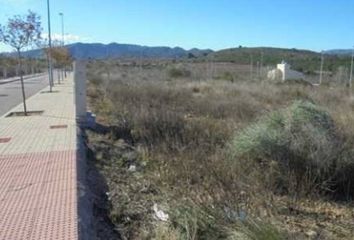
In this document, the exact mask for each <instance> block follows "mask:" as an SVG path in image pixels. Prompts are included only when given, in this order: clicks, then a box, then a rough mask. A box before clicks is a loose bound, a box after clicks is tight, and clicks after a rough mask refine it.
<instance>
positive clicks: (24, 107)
mask: <svg viewBox="0 0 354 240" xmlns="http://www.w3.org/2000/svg"><path fill="white" fill-rule="evenodd" d="M17 54H18V65H19V68H20V71H19V72H20V79H21V88H22V98H23V111H24V113H25V116H27V106H26V94H25V84H24V82H23V74H22V59H21V51H20V50H19V49H17Z"/></svg>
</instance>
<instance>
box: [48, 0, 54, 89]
mask: <svg viewBox="0 0 354 240" xmlns="http://www.w3.org/2000/svg"><path fill="white" fill-rule="evenodd" d="M47 12H48V46H49V61H48V62H49V81H50V84H51V86H50V91H52V87H53V86H54V81H53V62H52V36H51V31H50V6H49V0H47Z"/></svg>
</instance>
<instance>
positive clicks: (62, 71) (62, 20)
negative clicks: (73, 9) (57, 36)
mask: <svg viewBox="0 0 354 240" xmlns="http://www.w3.org/2000/svg"><path fill="white" fill-rule="evenodd" d="M59 16H60V18H61V38H62V40H61V45H62V47H64V44H65V42H64V13H62V12H60V13H59ZM64 72H65V74H64ZM61 74H62V75H61V76H62V80H64V75H65V77H66V71H65V70H63V69H62V70H61Z"/></svg>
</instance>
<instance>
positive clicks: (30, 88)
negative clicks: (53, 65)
mask: <svg viewBox="0 0 354 240" xmlns="http://www.w3.org/2000/svg"><path fill="white" fill-rule="evenodd" d="M53 75H54V83H56V80H57V79H56V74H53ZM1 81H2V82H6V81H5V80H1ZM24 83H25V93H26V98H29V97H30V96H32V95H34V94H36V93H37V92H39V91H40V90H42V89H43V88H45V87H46V86H48V75H47V74H45V75H41V76H34V77H29V78H26V79H25V80H24ZM21 102H22V92H21V82H20V81H13V82H9V83H5V84H0V116H2V115H4V114H5V113H7V112H8V111H9V110H10V109H11V108H13V107H15V106H17V105H18V104H20V103H21Z"/></svg>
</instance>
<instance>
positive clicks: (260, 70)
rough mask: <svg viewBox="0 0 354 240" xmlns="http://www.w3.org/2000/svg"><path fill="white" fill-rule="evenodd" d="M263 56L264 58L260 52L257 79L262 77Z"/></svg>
mask: <svg viewBox="0 0 354 240" xmlns="http://www.w3.org/2000/svg"><path fill="white" fill-rule="evenodd" d="M263 56H264V52H263V51H262V52H261V63H260V65H259V77H262V71H263Z"/></svg>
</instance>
